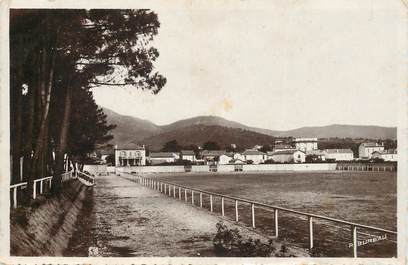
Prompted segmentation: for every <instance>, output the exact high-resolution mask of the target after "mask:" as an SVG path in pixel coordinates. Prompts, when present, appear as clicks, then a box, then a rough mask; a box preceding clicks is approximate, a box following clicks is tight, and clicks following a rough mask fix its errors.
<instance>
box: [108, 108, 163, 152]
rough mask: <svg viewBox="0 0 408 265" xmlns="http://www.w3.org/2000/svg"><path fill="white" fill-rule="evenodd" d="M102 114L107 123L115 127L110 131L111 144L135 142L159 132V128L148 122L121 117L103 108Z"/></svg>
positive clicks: (130, 117)
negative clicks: (111, 136) (104, 115)
mask: <svg viewBox="0 0 408 265" xmlns="http://www.w3.org/2000/svg"><path fill="white" fill-rule="evenodd" d="M103 112H104V113H105V114H106V116H107V118H106V120H107V122H108V123H110V124H116V126H117V127H116V128H115V129H114V130H113V131H112V135H113V136H114V138H113V140H112V141H111V143H112V144H125V143H128V142H131V141H135V140H136V141H138V140H142V139H143V138H146V137H150V136H152V135H155V134H158V133H160V132H161V128H160V126H157V125H156V124H154V123H152V122H150V121H148V120H142V119H138V118H135V117H132V116H126V115H121V114H118V113H116V112H114V111H112V110H110V109H108V108H103Z"/></svg>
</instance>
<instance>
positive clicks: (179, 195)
mask: <svg viewBox="0 0 408 265" xmlns="http://www.w3.org/2000/svg"><path fill="white" fill-rule="evenodd" d="M178 190H179V200H181V188H180V187H179V189H178Z"/></svg>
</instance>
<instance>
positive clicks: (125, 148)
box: [115, 143, 145, 150]
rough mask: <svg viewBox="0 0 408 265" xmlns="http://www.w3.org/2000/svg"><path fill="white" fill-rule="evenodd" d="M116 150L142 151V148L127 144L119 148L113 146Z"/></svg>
mask: <svg viewBox="0 0 408 265" xmlns="http://www.w3.org/2000/svg"><path fill="white" fill-rule="evenodd" d="M115 149H117V150H144V149H145V148H144V146H140V145H138V144H135V143H127V144H123V145H119V146H115Z"/></svg>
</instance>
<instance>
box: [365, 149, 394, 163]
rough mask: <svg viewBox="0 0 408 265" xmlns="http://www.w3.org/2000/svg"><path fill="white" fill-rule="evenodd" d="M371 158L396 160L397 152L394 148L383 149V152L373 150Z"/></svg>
mask: <svg viewBox="0 0 408 265" xmlns="http://www.w3.org/2000/svg"><path fill="white" fill-rule="evenodd" d="M371 158H380V159H383V160H384V161H398V154H397V150H396V149H389V150H384V151H383V152H380V151H374V152H373V153H372V154H371Z"/></svg>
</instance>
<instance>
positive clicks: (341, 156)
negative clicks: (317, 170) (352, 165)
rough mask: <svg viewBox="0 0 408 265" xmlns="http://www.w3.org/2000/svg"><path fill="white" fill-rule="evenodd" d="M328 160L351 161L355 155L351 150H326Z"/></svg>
mask: <svg viewBox="0 0 408 265" xmlns="http://www.w3.org/2000/svg"><path fill="white" fill-rule="evenodd" d="M325 153H326V159H334V160H336V161H351V160H354V153H353V151H352V150H351V149H326V150H325Z"/></svg>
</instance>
